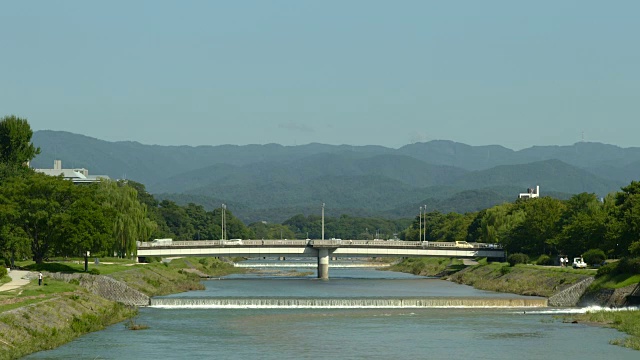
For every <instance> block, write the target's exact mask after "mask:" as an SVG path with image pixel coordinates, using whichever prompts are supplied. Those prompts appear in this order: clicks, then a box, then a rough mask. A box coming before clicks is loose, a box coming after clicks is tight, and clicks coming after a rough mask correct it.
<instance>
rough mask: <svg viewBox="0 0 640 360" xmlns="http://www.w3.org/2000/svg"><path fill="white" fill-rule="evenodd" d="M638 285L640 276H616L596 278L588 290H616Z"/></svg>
mask: <svg viewBox="0 0 640 360" xmlns="http://www.w3.org/2000/svg"><path fill="white" fill-rule="evenodd" d="M637 283H640V274H616V275H604V276H600V277H597V278H596V280H595V281H594V282H593V284H591V286H590V290H598V289H618V288H623V287H626V286H629V285H633V284H637Z"/></svg>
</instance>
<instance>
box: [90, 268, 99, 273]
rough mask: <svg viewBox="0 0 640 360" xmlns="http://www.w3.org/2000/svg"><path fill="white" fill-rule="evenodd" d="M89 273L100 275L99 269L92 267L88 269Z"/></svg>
mask: <svg viewBox="0 0 640 360" xmlns="http://www.w3.org/2000/svg"><path fill="white" fill-rule="evenodd" d="M89 274H91V275H100V270H98V269H96V268H93V269H91V270H89Z"/></svg>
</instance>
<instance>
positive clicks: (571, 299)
mask: <svg viewBox="0 0 640 360" xmlns="http://www.w3.org/2000/svg"><path fill="white" fill-rule="evenodd" d="M593 280H594V278H593V277H588V278H586V279H583V280H581V281H579V282H578V283H576V284H573V285H570V286H569V287H567V288H565V289H563V290H561V291H559V292H557V293H556V294H554V295H552V296H551V297H549V305H550V306H576V305H578V303H579V302H580V299H581V298H582V295H584V293H585V291H586V290H587V288H588V287H589V285H591V283H592V282H593Z"/></svg>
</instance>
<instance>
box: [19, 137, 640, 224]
mask: <svg viewBox="0 0 640 360" xmlns="http://www.w3.org/2000/svg"><path fill="white" fill-rule="evenodd" d="M32 141H33V143H34V144H35V145H36V146H38V147H40V148H41V154H40V155H38V156H37V157H36V158H35V159H33V161H32V162H31V166H32V167H34V168H51V167H52V166H53V161H54V160H55V159H60V160H62V165H63V168H86V169H88V170H89V172H90V174H94V175H108V176H109V177H111V178H114V179H124V178H126V179H130V180H134V181H137V182H140V183H143V184H145V186H146V187H147V190H148V191H149V192H151V193H153V194H154V195H155V196H156V197H157V198H160V199H170V200H173V201H176V202H177V203H180V204H184V203H187V202H194V203H199V204H202V205H204V206H205V207H206V208H208V209H211V208H213V207H218V206H220V204H221V203H225V204H227V206H228V208H229V209H230V210H231V211H233V213H234V215H236V216H238V217H239V218H240V219H242V220H243V221H245V222H253V221H258V220H266V221H275V222H281V221H283V220H285V219H287V218H289V217H291V216H293V215H295V214H299V213H302V214H317V213H319V210H320V206H321V204H322V203H325V204H326V212H327V214H328V215H329V216H331V215H334V216H338V215H341V214H350V215H358V216H385V217H412V216H416V215H417V214H418V212H419V207H420V206H425V205H426V207H427V209H428V210H429V211H431V210H439V211H442V212H451V211H455V212H469V211H478V210H481V209H484V208H487V207H491V206H493V205H496V204H499V203H502V202H505V201H513V200H514V199H515V198H517V196H518V193H521V192H526V190H527V188H530V187H534V186H536V185H539V186H540V189H541V193H542V196H545V195H549V196H554V197H557V198H568V197H570V196H571V195H572V194H576V193H581V192H589V193H595V194H597V195H599V196H605V195H606V194H608V193H610V192H613V191H617V190H619V189H620V187H621V186H624V185H626V184H628V183H629V182H631V181H632V180H638V179H640V148H636V147H632V148H621V147H618V146H615V145H608V144H601V143H591V142H580V143H576V144H573V145H569V146H534V147H531V148H527V149H523V150H519V151H514V150H511V149H508V148H505V147H502V146H499V145H490V146H470V145H466V144H461V143H456V142H453V141H444V140H437V141H430V142H426V143H415V144H410V145H406V146H403V147H401V148H399V149H393V148H387V147H383V146H350V145H325V144H317V143H313V144H308V145H298V146H282V145H278V144H266V145H244V146H239V145H220V146H195V147H193V146H161V145H144V144H140V143H138V142H131V141H123V142H108V141H103V140H99V139H95V138H91V137H87V136H84V135H79V134H73V133H69V132H63V131H51V130H44V131H36V132H35V133H34V135H33V138H32Z"/></svg>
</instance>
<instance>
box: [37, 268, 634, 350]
mask: <svg viewBox="0 0 640 360" xmlns="http://www.w3.org/2000/svg"><path fill="white" fill-rule="evenodd" d="M330 276H331V279H330V280H329V281H321V280H318V279H315V278H314V277H313V276H307V277H303V278H294V277H286V276H281V275H278V274H274V273H272V272H269V273H262V274H245V275H234V276H230V277H227V278H224V279H221V280H208V281H205V282H204V283H205V285H206V289H205V290H203V291H192V292H188V293H182V294H176V295H173V296H170V297H168V298H182V299H208V298H237V297H254V298H264V297H268V298H274V297H288V298H295V297H300V298H322V299H331V298H340V299H347V300H348V299H358V298H375V297H381V298H397V297H450V298H485V299H487V300H489V299H498V300H500V299H505V298H522V297H518V296H514V295H510V294H500V293H493V292H487V291H481V290H476V289H474V288H472V287H469V286H465V285H458V284H453V283H450V282H447V281H442V280H437V279H429V278H424V277H419V276H413V275H409V274H402V273H395V272H388V271H376V270H370V269H331V271H330ZM572 311H574V312H577V311H583V310H582V309H551V308H527V309H522V308H478V307H468V308H464V307H463V308H450V307H444V308H402V307H396V308H394V307H386V308H375V307H374V308H357V307H349V306H345V307H336V308H295V307H290V308H273V307H269V306H264V307H253V308H237V307H236V308H234V307H228V308H217V307H215V306H201V307H191V306H170V307H147V308H142V309H140V314H139V316H138V318H137V319H136V320H135V321H136V322H137V323H139V324H143V325H147V326H149V328H148V329H147V330H141V331H131V330H128V329H127V328H126V327H125V326H124V325H123V324H117V325H114V326H111V327H109V328H107V329H105V330H103V331H100V332H96V333H91V334H88V335H86V336H83V337H81V338H78V339H76V340H74V341H72V342H70V343H68V344H66V345H63V346H61V347H59V348H57V349H55V350H50V351H43V352H39V353H35V354H32V355H29V356H27V357H25V359H155V360H157V359H201V358H218V359H364V358H366V359H491V360H495V359H514V358H516V359H518V360H522V359H545V360H549V359H561V358H567V359H572V360H585V359H603V358H610V359H617V360H624V359H634V360H635V359H638V358H639V357H640V355H639V354H640V353H639V352H637V351H633V350H629V349H626V348H622V347H618V346H614V345H610V344H609V341H610V340H612V339H616V338H622V337H624V336H625V334H624V333H620V332H618V331H617V330H613V329H608V328H603V327H597V326H587V325H584V324H570V323H563V322H562V320H561V319H559V318H557V315H558V314H562V313H566V312H572Z"/></svg>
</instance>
